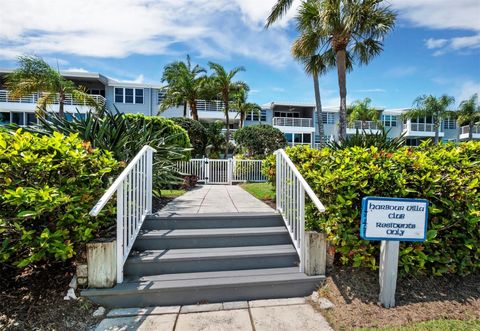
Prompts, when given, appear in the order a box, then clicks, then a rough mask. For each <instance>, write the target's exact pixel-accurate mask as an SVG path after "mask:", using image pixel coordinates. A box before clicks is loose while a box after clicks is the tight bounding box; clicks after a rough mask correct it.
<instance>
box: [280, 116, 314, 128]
mask: <svg viewBox="0 0 480 331" xmlns="http://www.w3.org/2000/svg"><path fill="white" fill-rule="evenodd" d="M273 126H298V127H304V128H312V127H313V121H312V119H311V118H299V117H274V118H273Z"/></svg>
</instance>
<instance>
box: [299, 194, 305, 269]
mask: <svg viewBox="0 0 480 331" xmlns="http://www.w3.org/2000/svg"><path fill="white" fill-rule="evenodd" d="M299 195H300V196H299V200H300V206H299V208H300V238H299V240H300V255H301V256H300V264H299V267H300V272H304V271H305V190H304V189H303V187H300V192H299Z"/></svg>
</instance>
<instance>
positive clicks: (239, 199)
mask: <svg viewBox="0 0 480 331" xmlns="http://www.w3.org/2000/svg"><path fill="white" fill-rule="evenodd" d="M268 212H274V210H273V209H272V208H270V207H269V206H268V205H266V204H265V203H263V202H262V201H260V200H258V199H257V198H255V197H254V196H253V195H251V194H250V193H248V192H247V191H245V190H244V189H242V188H241V187H240V186H238V185H202V186H197V187H195V188H194V189H193V190H191V191H189V192H187V193H185V194H184V195H182V196H180V197H178V198H176V199H175V200H173V201H171V202H170V203H168V204H167V205H166V206H165V207H164V208H163V209H162V210H160V211H159V213H160V214H205V213H208V214H212V213H268Z"/></svg>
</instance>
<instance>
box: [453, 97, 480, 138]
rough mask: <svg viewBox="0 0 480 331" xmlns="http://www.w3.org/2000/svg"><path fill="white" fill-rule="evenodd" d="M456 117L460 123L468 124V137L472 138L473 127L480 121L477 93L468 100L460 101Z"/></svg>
mask: <svg viewBox="0 0 480 331" xmlns="http://www.w3.org/2000/svg"><path fill="white" fill-rule="evenodd" d="M457 119H458V122H459V123H460V124H467V125H468V128H469V130H468V139H469V140H472V138H473V127H474V126H475V124H476V123H477V122H480V106H479V105H478V94H476V93H475V94H474V95H472V96H471V97H470V99H468V100H463V101H462V102H461V103H460V106H459V110H458V113H457Z"/></svg>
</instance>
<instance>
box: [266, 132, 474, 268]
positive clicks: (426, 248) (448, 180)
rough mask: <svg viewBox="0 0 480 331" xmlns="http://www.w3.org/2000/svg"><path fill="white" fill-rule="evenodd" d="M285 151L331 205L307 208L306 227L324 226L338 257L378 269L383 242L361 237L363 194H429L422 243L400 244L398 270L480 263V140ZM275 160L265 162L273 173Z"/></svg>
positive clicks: (410, 196) (323, 200)
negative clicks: (385, 147)
mask: <svg viewBox="0 0 480 331" xmlns="http://www.w3.org/2000/svg"><path fill="white" fill-rule="evenodd" d="M287 154H288V155H289V156H290V158H291V159H292V161H293V162H294V163H295V165H296V166H297V168H298V170H299V171H300V173H301V174H302V175H303V176H304V177H305V179H306V180H307V182H308V183H309V184H310V186H311V187H312V189H313V190H314V191H315V193H316V194H317V196H318V197H319V199H320V200H321V201H322V202H323V203H324V205H325V206H326V212H325V213H323V214H322V213H318V212H316V209H315V208H314V207H313V206H312V205H308V206H307V211H306V215H307V227H308V228H310V229H314V230H318V231H323V232H325V233H326V234H327V236H328V240H329V241H330V242H331V243H332V244H333V245H334V247H335V249H336V252H337V253H338V256H339V258H340V261H341V262H342V263H344V264H347V263H352V264H353V265H354V266H355V267H359V266H367V267H369V268H372V269H376V268H377V265H378V260H377V258H378V255H379V243H378V242H371V241H365V240H361V239H360V238H359V225H360V212H361V200H362V198H363V197H364V196H383V197H403V198H426V199H428V200H429V203H430V205H429V220H428V222H429V224H428V229H429V230H428V233H427V240H426V241H425V242H401V244H400V248H401V250H400V261H399V266H400V270H401V271H403V272H418V273H427V274H433V275H441V274H445V273H457V274H467V273H469V272H474V271H478V270H479V269H480V198H479V196H480V142H473V141H472V142H466V143H460V144H458V145H455V144H440V145H427V144H423V145H421V146H420V147H417V148H408V147H403V148H400V149H398V150H396V151H392V152H388V151H380V150H379V149H378V148H376V147H370V148H361V147H351V148H345V149H342V150H332V149H329V148H324V149H321V150H315V149H310V148H308V147H298V148H289V149H287ZM274 165H275V160H274V158H272V157H271V158H269V159H268V167H269V168H270V169H269V168H267V165H266V166H265V169H264V170H265V172H266V174H267V175H270V176H272V175H274V170H273V169H272V167H274Z"/></svg>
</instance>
